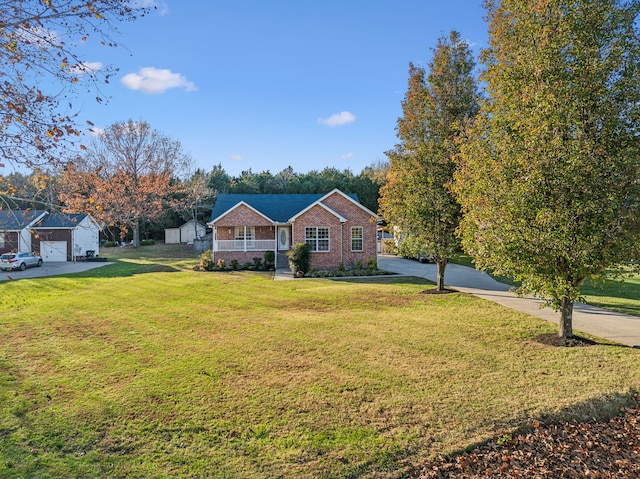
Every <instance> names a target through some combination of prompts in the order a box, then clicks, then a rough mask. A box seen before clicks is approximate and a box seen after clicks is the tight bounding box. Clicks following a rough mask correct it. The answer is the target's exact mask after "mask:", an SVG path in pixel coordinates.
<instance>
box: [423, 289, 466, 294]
mask: <svg viewBox="0 0 640 479" xmlns="http://www.w3.org/2000/svg"><path fill="white" fill-rule="evenodd" d="M457 292H458V291H457V290H455V289H449V288H444V289H438V288H430V289H425V290H424V291H422V294H451V293H457Z"/></svg>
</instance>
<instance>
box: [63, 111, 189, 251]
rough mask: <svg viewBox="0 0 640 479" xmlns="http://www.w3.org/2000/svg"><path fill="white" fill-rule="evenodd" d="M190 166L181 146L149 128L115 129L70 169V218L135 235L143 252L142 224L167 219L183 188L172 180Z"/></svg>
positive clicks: (66, 196) (126, 125)
mask: <svg viewBox="0 0 640 479" xmlns="http://www.w3.org/2000/svg"><path fill="white" fill-rule="evenodd" d="M190 165H191V158H190V156H189V155H187V154H185V153H184V152H183V151H182V146H181V145H180V142H178V141H175V140H171V139H170V138H168V137H166V136H164V135H162V134H161V133H160V132H158V131H157V130H153V129H151V127H150V126H149V124H148V123H147V122H144V121H141V122H133V121H131V120H129V121H127V122H123V123H115V124H113V125H111V126H110V127H109V128H107V129H106V130H105V132H104V133H102V134H100V135H99V136H98V138H97V140H96V141H94V142H93V143H92V144H91V146H90V147H89V148H88V150H87V153H86V154H85V155H84V156H83V157H81V158H78V159H76V161H73V162H70V163H69V164H68V165H67V166H66V167H65V169H64V170H63V173H62V175H61V186H62V189H63V191H62V192H61V195H60V196H61V199H62V200H63V201H64V203H65V205H66V210H67V211H68V212H90V213H91V214H93V215H94V216H96V217H97V218H98V219H100V220H102V221H104V222H106V223H107V224H115V225H116V226H119V227H120V228H121V229H123V230H124V231H127V230H128V229H131V230H132V231H133V244H134V246H139V245H140V222H141V221H142V220H148V221H153V220H155V219H157V218H159V217H160V216H161V215H162V213H163V211H164V209H165V208H166V207H167V205H168V204H169V203H170V200H171V198H172V196H173V195H174V193H175V192H176V191H177V189H178V188H179V182H176V181H172V180H173V179H174V178H176V177H178V176H179V175H180V174H181V173H182V172H185V171H188V169H189V166H190Z"/></svg>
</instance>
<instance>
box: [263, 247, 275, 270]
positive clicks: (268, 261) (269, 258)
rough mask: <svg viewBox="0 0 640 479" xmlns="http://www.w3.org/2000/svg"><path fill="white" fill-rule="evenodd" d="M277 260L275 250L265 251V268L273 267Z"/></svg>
mask: <svg viewBox="0 0 640 479" xmlns="http://www.w3.org/2000/svg"><path fill="white" fill-rule="evenodd" d="M275 262H276V253H275V251H265V252H264V267H265V269H271V268H273V267H274V265H275Z"/></svg>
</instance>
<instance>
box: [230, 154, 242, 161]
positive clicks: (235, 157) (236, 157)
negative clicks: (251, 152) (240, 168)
mask: <svg viewBox="0 0 640 479" xmlns="http://www.w3.org/2000/svg"><path fill="white" fill-rule="evenodd" d="M228 158H229V159H230V160H231V161H242V160H244V157H243V156H242V155H229V156H228Z"/></svg>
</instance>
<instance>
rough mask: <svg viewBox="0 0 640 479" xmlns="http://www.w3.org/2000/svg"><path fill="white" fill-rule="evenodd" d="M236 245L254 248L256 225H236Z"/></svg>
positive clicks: (234, 237)
mask: <svg viewBox="0 0 640 479" xmlns="http://www.w3.org/2000/svg"><path fill="white" fill-rule="evenodd" d="M233 239H234V247H235V248H236V249H245V248H253V247H254V246H255V239H256V228H255V226H236V227H235V228H234V229H233Z"/></svg>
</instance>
